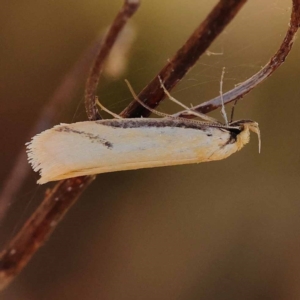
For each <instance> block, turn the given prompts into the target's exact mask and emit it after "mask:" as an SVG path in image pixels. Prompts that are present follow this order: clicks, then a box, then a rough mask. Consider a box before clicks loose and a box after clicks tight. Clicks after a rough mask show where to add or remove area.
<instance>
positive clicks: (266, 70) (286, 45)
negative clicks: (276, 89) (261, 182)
mask: <svg viewBox="0 0 300 300" xmlns="http://www.w3.org/2000/svg"><path fill="white" fill-rule="evenodd" d="M299 27H300V0H293V8H292V14H291V19H290V23H289V27H288V30H287V33H286V35H285V37H284V39H283V42H282V44H281V45H280V47H279V49H278V51H277V52H276V53H275V55H274V56H273V57H272V58H271V59H270V61H269V62H268V63H267V64H266V65H265V66H264V67H263V68H262V69H261V70H260V71H259V72H257V73H256V74H254V75H253V76H252V77H250V78H249V79H247V80H245V81H244V82H242V83H241V84H239V85H238V86H237V87H235V88H233V89H232V90H230V91H228V92H226V93H225V94H223V95H222V97H223V101H224V104H227V103H230V102H232V101H236V100H238V99H242V98H243V96H245V95H246V94H247V93H249V92H250V91H251V90H252V89H254V88H255V87H256V86H257V85H259V84H260V83H261V82H262V81H264V80H265V79H266V78H268V77H269V76H270V75H271V74H272V73H273V72H275V71H276V70H277V68H279V67H280V66H281V65H282V64H283V63H284V61H285V59H286V57H287V56H288V54H289V53H290V51H291V49H292V47H293V44H294V41H295V37H296V33H297V31H298V28H299ZM221 105H222V99H221V97H220V96H218V97H216V98H214V99H211V100H209V101H206V102H204V103H202V104H200V105H197V106H194V107H193V109H194V110H196V111H198V112H201V113H204V114H206V113H208V112H210V111H213V110H215V109H217V108H218V107H220V106H221ZM186 112H187V111H180V112H178V113H176V114H174V116H177V117H185V118H193V116H192V115H186Z"/></svg>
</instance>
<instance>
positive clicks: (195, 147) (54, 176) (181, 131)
mask: <svg viewBox="0 0 300 300" xmlns="http://www.w3.org/2000/svg"><path fill="white" fill-rule="evenodd" d="M134 96H135V99H136V100H137V101H140V100H138V99H137V98H136V95H135V94H134ZM171 100H173V99H171ZM114 116H115V115H114ZM200 116H201V117H203V116H202V115H200ZM115 117H117V116H115ZM204 118H206V119H210V117H207V116H205V117H204ZM250 131H253V132H255V133H257V134H258V136H259V127H258V124H257V123H256V122H254V121H251V120H240V121H235V122H232V123H229V124H228V125H223V124H221V123H219V122H203V121H197V120H190V119H185V118H172V117H171V116H170V117H165V118H156V119H154V118H149V119H143V118H141V119H120V118H118V119H110V120H100V121H86V122H78V123H73V124H61V125H57V126H54V127H53V128H51V129H49V130H46V131H44V132H42V133H40V134H38V135H36V136H35V137H33V139H32V140H31V142H29V143H28V144H27V153H28V160H29V162H30V164H31V165H32V168H33V169H34V171H39V173H40V175H41V178H40V179H39V180H38V183H39V184H43V183H46V182H48V181H55V180H61V179H66V178H71V177H77V176H83V175H92V174H99V173H106V172H115V171H122V170H135V169H141V168H152V167H161V166H171V165H181V164H191V163H200V162H207V161H214V160H221V159H224V158H227V157H228V156H230V155H231V154H233V153H235V152H236V151H238V150H240V149H241V148H242V147H243V146H244V145H245V144H247V143H248V142H249V138H250Z"/></svg>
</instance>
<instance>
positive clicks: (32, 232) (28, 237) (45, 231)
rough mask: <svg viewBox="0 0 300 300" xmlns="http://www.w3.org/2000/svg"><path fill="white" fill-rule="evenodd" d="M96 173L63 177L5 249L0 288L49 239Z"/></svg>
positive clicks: (6, 283) (5, 284) (2, 256)
mask: <svg viewBox="0 0 300 300" xmlns="http://www.w3.org/2000/svg"><path fill="white" fill-rule="evenodd" d="M93 179H94V178H93V177H90V176H85V177H77V178H73V179H72V180H64V181H60V182H59V183H58V184H57V185H56V186H55V187H54V188H53V189H52V191H51V192H49V193H48V194H47V195H46V198H45V199H44V201H43V203H42V204H41V205H40V207H39V208H38V209H37V210H36V211H35V212H34V214H33V215H32V216H31V217H30V218H29V220H28V221H27V222H26V223H25V225H24V226H23V228H22V229H21V230H20V231H19V233H18V234H17V235H16V236H15V237H14V239H13V240H12V241H11V242H10V243H9V245H8V246H7V247H6V249H5V250H4V251H3V252H2V253H1V260H0V289H3V288H5V287H6V286H7V285H8V284H9V283H10V282H11V281H12V279H14V278H15V276H16V275H18V274H19V273H20V271H21V270H22V269H23V268H24V267H25V266H26V264H27V263H28V261H29V260H30V259H31V257H32V256H33V254H34V253H35V252H36V251H37V250H38V249H39V248H40V247H41V246H42V245H43V244H44V243H45V241H46V240H47V239H48V237H49V236H50V235H51V233H52V232H53V230H54V229H55V227H56V225H57V223H58V222H59V221H60V220H61V219H62V218H63V216H64V215H65V213H66V212H67V211H68V210H69V209H70V208H71V206H72V205H73V204H74V203H75V202H76V200H77V199H78V198H79V196H80V195H81V193H82V192H83V191H84V189H85V188H86V187H87V186H88V185H89V184H90V183H91V182H92V181H93Z"/></svg>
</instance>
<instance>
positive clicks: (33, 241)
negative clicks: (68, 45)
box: [0, 0, 139, 290]
mask: <svg viewBox="0 0 300 300" xmlns="http://www.w3.org/2000/svg"><path fill="white" fill-rule="evenodd" d="M138 4H139V1H137V0H125V4H124V6H123V7H122V9H121V12H120V13H119V14H118V16H117V18H116V19H115V21H114V22H117V23H118V24H120V23H122V24H123V25H122V26H115V25H114V23H113V24H112V26H111V28H114V30H112V31H111V30H110V31H109V33H108V35H107V36H106V39H105V41H104V42H103V43H102V45H101V47H104V48H105V49H106V50H105V53H106V54H105V57H106V56H107V55H108V54H109V51H110V49H111V48H112V46H113V43H114V41H115V37H116V36H117V35H118V33H119V32H117V30H121V29H122V28H123V26H124V25H125V23H126V22H127V21H128V18H129V17H130V16H131V15H132V14H133V12H134V11H135V10H136V9H135V10H134V11H133V7H136V8H137V7H138ZM110 34H112V36H110ZM98 55H99V56H101V57H103V51H101V50H100V52H99V54H98ZM99 62H100V64H101V65H102V64H103V62H102V58H101V59H99V57H97V58H96V61H95V64H97V65H98V67H93V70H99ZM100 73H101V72H100ZM95 75H96V72H92V73H91V77H92V78H94V79H95V78H96V77H95ZM98 80H99V78H97V82H98ZM88 82H94V81H93V79H89V80H88ZM87 86H88V88H89V91H90V92H92V88H91V87H92V85H91V86H90V85H87ZM96 87H97V86H94V88H95V90H96ZM95 90H94V92H95ZM86 94H88V93H87V92H86ZM89 113H90V114H89V118H90V119H96V118H97V112H96V113H95V114H94V113H93V110H91V111H90V112H89ZM94 178H95V176H84V177H77V178H71V179H66V180H62V181H60V182H58V183H57V184H56V185H55V187H54V188H53V189H52V190H51V191H50V192H47V193H46V196H45V199H44V200H43V202H42V204H41V205H40V206H39V207H38V208H37V209H36V211H35V212H34V214H33V215H32V216H31V217H30V218H29V220H28V221H27V222H26V223H25V225H24V226H23V227H22V228H21V230H20V231H19V232H18V234H17V235H16V236H15V237H14V238H13V239H12V241H11V242H10V243H9V244H8V246H7V247H5V249H4V250H3V251H2V252H1V253H0V290H2V289H4V288H5V287H7V286H8V285H9V283H10V282H11V281H12V280H13V279H14V278H15V277H16V276H17V275H18V274H19V273H20V272H21V271H22V270H23V268H24V267H25V266H26V265H27V263H28V262H29V261H30V259H31V258H32V256H33V255H34V254H35V252H36V251H37V250H38V249H39V248H40V247H41V246H42V245H43V244H44V243H45V241H46V240H47V239H48V238H49V236H50V235H51V233H52V232H53V230H54V229H55V228H56V226H57V224H58V223H59V221H60V220H61V219H62V218H63V216H64V215H65V214H66V212H67V211H68V210H69V209H70V208H71V206H72V205H73V204H74V203H75V202H76V201H77V199H78V198H79V196H80V195H81V193H82V192H83V191H84V190H85V189H86V188H87V187H88V186H89V184H90V183H91V182H92V181H93V180H94Z"/></svg>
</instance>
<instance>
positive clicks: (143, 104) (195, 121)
mask: <svg viewBox="0 0 300 300" xmlns="http://www.w3.org/2000/svg"><path fill="white" fill-rule="evenodd" d="M125 82H126V84H127V86H128V89H129V91H130V92H131V94H132V96H133V98H134V100H135V101H137V102H138V103H140V104H141V105H142V106H143V107H145V108H146V109H148V110H149V111H151V112H152V113H154V114H156V115H158V116H160V117H164V118H171V119H175V120H182V121H185V122H189V123H193V124H203V125H208V126H214V127H224V126H223V125H222V124H220V123H219V122H216V123H212V122H211V121H210V122H204V121H199V120H189V119H186V118H183V117H176V116H172V115H168V114H165V113H163V112H160V111H157V110H155V109H153V108H151V107H149V106H148V105H147V104H145V103H144V102H143V101H142V100H141V99H139V98H138V96H137V95H136V93H135V91H134V90H133V88H132V86H131V84H130V83H129V81H128V80H127V79H125ZM187 113H188V112H187Z"/></svg>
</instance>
